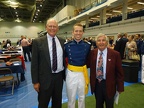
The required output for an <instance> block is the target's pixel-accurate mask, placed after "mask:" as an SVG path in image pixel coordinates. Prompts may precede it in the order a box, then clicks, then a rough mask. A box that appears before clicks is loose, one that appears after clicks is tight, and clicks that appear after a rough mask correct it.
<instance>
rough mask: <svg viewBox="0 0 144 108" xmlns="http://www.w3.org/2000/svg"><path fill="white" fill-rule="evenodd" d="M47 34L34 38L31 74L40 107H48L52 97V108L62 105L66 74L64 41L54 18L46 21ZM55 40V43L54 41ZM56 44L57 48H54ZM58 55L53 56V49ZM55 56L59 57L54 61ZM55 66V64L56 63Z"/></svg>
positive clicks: (59, 107)
mask: <svg viewBox="0 0 144 108" xmlns="http://www.w3.org/2000/svg"><path fill="white" fill-rule="evenodd" d="M46 30H47V34H46V35H45V36H42V37H39V38H37V39H34V40H33V45H32V62H31V75H32V83H33V86H34V89H35V90H36V91H37V93H38V102H39V104H38V108H47V107H48V105H49V102H50V99H52V108H61V107H62V88H63V79H64V78H65V74H64V72H65V71H64V67H65V66H64V64H65V63H64V54H63V50H64V49H63V48H64V42H65V40H64V39H62V38H58V37H57V36H56V33H57V32H58V24H57V22H56V20H54V19H52V18H51V19H48V20H47V23H46ZM54 40H55V45H54V44H53V41H54ZM53 46H56V48H53ZM54 49H56V51H55V54H56V56H55V57H53V55H54V53H53V50H54ZM54 58H57V59H56V61H55V62H54ZM53 63H54V64H56V65H55V66H53V65H54V64H53Z"/></svg>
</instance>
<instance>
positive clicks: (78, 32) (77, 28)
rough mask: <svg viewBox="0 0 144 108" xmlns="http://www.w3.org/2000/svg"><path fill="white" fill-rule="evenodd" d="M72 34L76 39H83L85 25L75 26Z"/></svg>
mask: <svg viewBox="0 0 144 108" xmlns="http://www.w3.org/2000/svg"><path fill="white" fill-rule="evenodd" d="M72 34H73V37H74V39H75V40H76V41H80V40H81V39H82V35H83V27H81V26H75V27H74V30H73V32H72Z"/></svg>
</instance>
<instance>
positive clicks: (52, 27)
mask: <svg viewBox="0 0 144 108" xmlns="http://www.w3.org/2000/svg"><path fill="white" fill-rule="evenodd" d="M46 30H47V32H48V34H49V35H50V36H52V37H54V36H55V35H56V33H57V32H58V25H57V23H56V21H54V20H50V21H48V23H47V25H46Z"/></svg>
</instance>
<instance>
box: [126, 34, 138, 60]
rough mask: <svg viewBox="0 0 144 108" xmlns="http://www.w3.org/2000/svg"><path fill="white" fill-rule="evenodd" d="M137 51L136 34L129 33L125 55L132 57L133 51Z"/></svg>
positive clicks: (128, 57) (127, 57)
mask: <svg viewBox="0 0 144 108" xmlns="http://www.w3.org/2000/svg"><path fill="white" fill-rule="evenodd" d="M134 52H135V53H136V52H137V45H136V42H135V41H134V35H128V42H127V43H126V47H125V57H126V59H132V55H133V53H134Z"/></svg>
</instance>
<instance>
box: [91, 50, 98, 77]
mask: <svg viewBox="0 0 144 108" xmlns="http://www.w3.org/2000/svg"><path fill="white" fill-rule="evenodd" d="M93 51H94V52H93V55H92V58H93V59H92V64H93V65H92V66H93V67H94V68H93V69H95V70H94V72H95V75H96V63H97V52H98V49H95V50H93Z"/></svg>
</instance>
